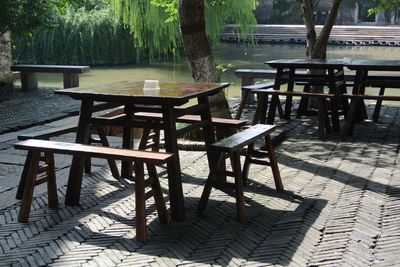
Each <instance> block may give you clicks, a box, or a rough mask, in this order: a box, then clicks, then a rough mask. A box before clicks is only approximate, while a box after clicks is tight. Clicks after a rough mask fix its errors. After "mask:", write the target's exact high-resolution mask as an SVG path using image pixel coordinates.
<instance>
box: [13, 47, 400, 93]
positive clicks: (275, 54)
mask: <svg viewBox="0 0 400 267" xmlns="http://www.w3.org/2000/svg"><path fill="white" fill-rule="evenodd" d="M213 54H214V57H215V60H216V62H217V64H223V65H224V66H228V65H231V67H230V68H229V69H228V70H226V71H225V72H223V74H222V81H223V82H230V83H231V87H230V88H229V90H227V95H228V97H229V98H230V97H233V96H237V95H240V90H239V85H240V80H239V79H237V78H236V77H235V75H234V70H235V69H238V68H268V66H267V65H265V64H264V62H265V61H268V60H272V59H279V58H304V57H305V45H287V44H263V45H257V46H251V45H243V44H232V43H223V44H221V45H220V46H219V47H217V48H216V49H214V50H213ZM344 57H349V58H353V59H364V58H365V59H367V58H369V59H397V60H399V59H400V47H392V46H330V47H329V48H328V58H344ZM146 79H147V80H161V81H192V78H191V73H190V71H189V68H188V66H187V64H186V62H185V61H184V60H180V61H177V62H165V63H153V64H141V65H130V66H111V67H92V68H91V69H90V72H88V73H85V74H81V75H80V86H93V85H97V84H104V83H110V82H117V81H128V80H129V81H142V80H146ZM38 82H39V86H48V87H59V88H62V74H46V73H39V74H38ZM16 84H17V85H18V84H19V81H17V82H16ZM387 93H388V94H390V92H389V91H388V92H387Z"/></svg>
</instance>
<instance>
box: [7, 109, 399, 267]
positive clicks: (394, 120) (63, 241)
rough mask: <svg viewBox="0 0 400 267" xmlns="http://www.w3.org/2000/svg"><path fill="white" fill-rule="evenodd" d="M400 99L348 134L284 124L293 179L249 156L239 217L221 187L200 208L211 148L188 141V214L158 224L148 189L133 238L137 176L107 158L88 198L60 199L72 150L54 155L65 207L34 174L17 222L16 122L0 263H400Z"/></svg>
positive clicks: (287, 168)
mask: <svg viewBox="0 0 400 267" xmlns="http://www.w3.org/2000/svg"><path fill="white" fill-rule="evenodd" d="M399 110H400V109H399V108H398V107H386V106H385V108H384V109H383V111H382V115H381V118H382V120H383V122H382V123H380V124H373V123H371V122H363V123H362V124H360V125H357V127H356V132H355V136H354V138H351V139H348V140H342V139H341V138H340V136H331V137H330V138H329V139H328V140H327V141H320V140H318V138H317V131H316V124H315V120H314V119H309V118H307V119H302V120H301V121H300V120H293V121H292V122H291V123H288V124H281V125H280V128H281V129H285V132H286V133H287V138H286V139H285V141H284V142H283V143H282V144H281V145H279V146H278V147H277V148H276V151H277V156H278V163H279V167H280V170H281V176H282V179H283V183H284V186H285V190H286V191H285V192H284V193H277V192H276V191H275V190H274V183H273V178H272V174H271V172H270V171H269V169H267V168H266V167H262V166H258V165H254V166H251V169H250V175H249V179H250V180H249V184H248V185H247V186H246V188H245V197H246V220H245V222H244V223H243V224H240V223H238V222H237V221H236V214H235V205H234V201H233V199H232V198H231V197H229V196H227V195H225V194H223V193H221V192H218V191H213V192H212V193H211V197H210V201H209V204H208V206H207V209H206V212H205V214H204V215H203V216H199V215H198V214H196V212H195V209H196V205H197V202H198V200H199V198H200V194H201V192H202V189H203V183H204V181H205V179H206V177H207V174H208V168H207V167H206V166H207V163H206V155H205V153H204V152H202V151H187V150H184V151H182V152H181V154H180V156H181V160H182V173H183V181H184V184H183V189H184V195H185V208H186V213H187V219H186V221H184V222H175V221H172V222H171V223H170V224H169V225H161V224H160V223H159V222H158V220H157V216H156V211H155V206H154V203H153V202H152V200H150V201H149V202H148V208H149V210H150V213H149V215H148V232H149V241H148V242H147V243H146V244H143V243H140V242H136V240H135V238H134V237H135V202H134V195H133V192H134V184H132V183H130V182H129V181H117V180H115V179H113V178H112V177H111V175H110V172H109V170H108V168H107V167H106V164H105V162H103V161H101V160H96V161H95V164H96V165H95V168H94V169H93V172H92V174H89V175H85V177H84V182H83V189H82V196H81V205H80V206H75V207H70V206H65V205H64V204H63V199H64V195H65V189H66V188H65V184H66V179H67V175H68V164H69V159H68V158H67V157H66V156H57V159H56V167H57V183H58V194H59V198H60V203H61V205H60V207H59V209H55V210H53V209H49V208H48V207H47V205H46V203H47V195H46V193H45V190H44V186H39V187H40V188H39V190H36V192H35V197H34V200H33V205H32V210H31V215H30V221H29V223H26V224H22V223H18V222H17V213H18V210H19V206H18V202H17V201H15V200H14V199H13V198H14V195H15V187H16V185H17V183H18V180H19V175H20V173H21V170H22V164H23V160H24V155H23V152H20V151H16V150H14V149H12V148H11V145H12V143H14V142H15V137H16V136H17V134H18V132H10V133H8V134H3V135H0V143H1V146H0V149H1V153H0V203H1V207H0V208H1V209H0V265H1V266H43V265H49V266H79V265H82V266H210V265H212V266H270V265H273V266H396V265H397V266H400V257H399V256H398V254H397V253H396V252H397V251H399V249H400V242H399V236H400V208H399V207H400V202H399V197H400V181H399V180H398V179H397V178H398V177H399V176H400V170H399V168H398V164H399V134H398V133H399V132H400V125H399V121H400V120H399V116H400V114H399V112H400V111H399ZM73 119H74V118H67V119H65V120H62V121H55V122H53V123H52V124H62V123H65V121H66V120H73ZM52 124H50V125H42V126H36V128H40V127H48V126H51V125H52ZM28 130H29V129H27V130H25V131H28ZM58 140H73V135H65V136H62V137H60V138H58ZM115 141H117V140H115ZM160 171H161V184H162V188H163V191H164V193H165V197H166V199H167V207H168V206H169V202H168V194H167V192H168V186H167V179H166V173H165V170H164V169H163V168H160Z"/></svg>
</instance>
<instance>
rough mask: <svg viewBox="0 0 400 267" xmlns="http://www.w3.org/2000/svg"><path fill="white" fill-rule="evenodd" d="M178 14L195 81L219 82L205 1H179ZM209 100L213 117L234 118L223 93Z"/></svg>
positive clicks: (187, 56) (186, 53)
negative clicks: (210, 40) (210, 44)
mask: <svg viewBox="0 0 400 267" xmlns="http://www.w3.org/2000/svg"><path fill="white" fill-rule="evenodd" d="M178 12H179V24H180V28H181V32H182V38H183V47H184V50H185V55H186V58H187V60H188V63H189V66H190V69H191V71H192V76H193V79H194V80H195V81H196V82H219V81H220V77H219V75H218V73H217V69H216V66H215V62H214V58H213V56H212V54H211V49H210V46H209V44H208V40H207V37H206V31H205V30H206V26H205V20H204V0H179V4H178ZM209 100H210V105H211V114H212V115H213V116H215V117H222V118H232V117H231V113H230V111H229V105H228V102H227V100H226V98H225V95H224V93H223V92H221V93H220V94H217V95H216V96H213V97H210V98H209Z"/></svg>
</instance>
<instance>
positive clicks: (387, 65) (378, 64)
mask: <svg viewBox="0 0 400 267" xmlns="http://www.w3.org/2000/svg"><path fill="white" fill-rule="evenodd" d="M345 66H346V67H347V68H348V69H350V70H375V71H400V60H376V59H355V60H351V61H350V62H347V63H346V64H345Z"/></svg>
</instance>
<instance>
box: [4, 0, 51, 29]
mask: <svg viewBox="0 0 400 267" xmlns="http://www.w3.org/2000/svg"><path fill="white" fill-rule="evenodd" d="M51 3H52V2H51V0H18V1H17V0H1V1H0V35H1V34H3V33H5V32H7V31H12V32H13V33H14V34H19V33H26V32H29V31H31V30H32V29H34V28H36V27H38V26H40V25H45V24H51V23H52V21H53V17H54V14H55V10H54V8H53V5H51Z"/></svg>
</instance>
